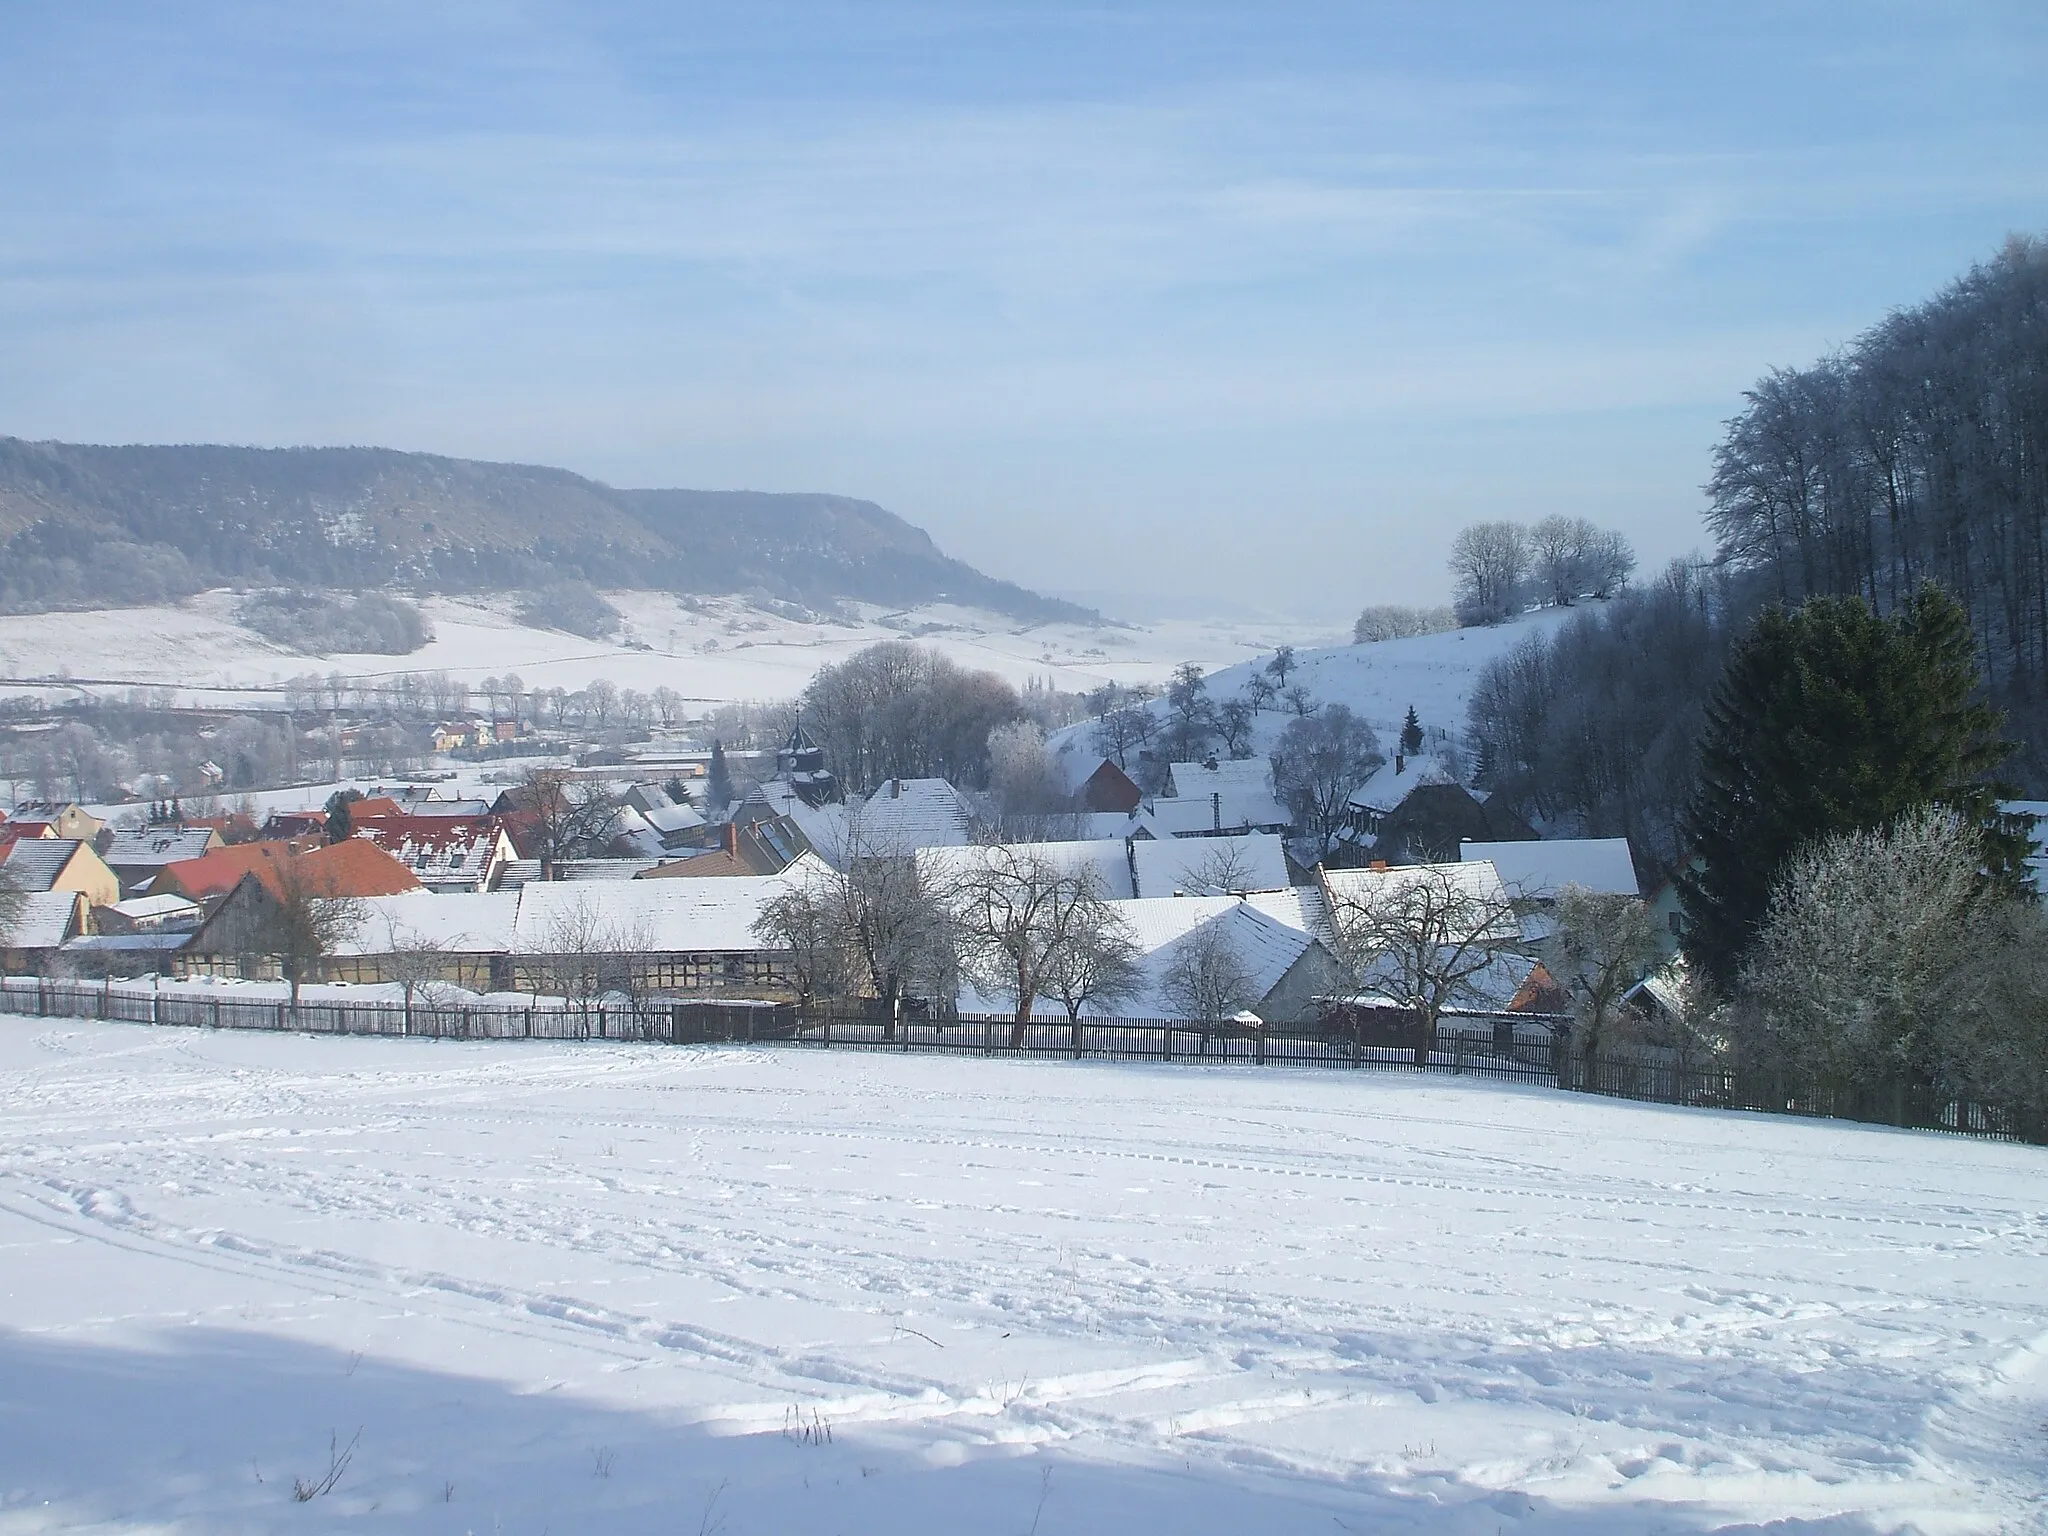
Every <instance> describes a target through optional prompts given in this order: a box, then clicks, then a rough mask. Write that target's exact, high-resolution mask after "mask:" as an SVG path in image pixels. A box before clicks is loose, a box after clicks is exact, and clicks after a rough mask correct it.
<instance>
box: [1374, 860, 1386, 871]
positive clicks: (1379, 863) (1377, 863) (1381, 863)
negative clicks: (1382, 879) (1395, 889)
mask: <svg viewBox="0 0 2048 1536" xmlns="http://www.w3.org/2000/svg"><path fill="white" fill-rule="evenodd" d="M1372 867H1373V868H1374V869H1376V870H1379V871H1381V872H1382V873H1384V872H1385V870H1386V867H1387V861H1386V860H1385V859H1374V860H1373V861H1372Z"/></svg>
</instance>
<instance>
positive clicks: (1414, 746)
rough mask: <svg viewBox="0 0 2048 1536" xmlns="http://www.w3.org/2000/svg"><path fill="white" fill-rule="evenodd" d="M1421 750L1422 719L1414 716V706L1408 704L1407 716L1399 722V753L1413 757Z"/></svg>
mask: <svg viewBox="0 0 2048 1536" xmlns="http://www.w3.org/2000/svg"><path fill="white" fill-rule="evenodd" d="M1421 750H1422V721H1421V720H1419V719H1418V718H1417V717H1416V714H1415V706H1414V705H1413V704H1410V705H1409V706H1408V718H1407V719H1406V720H1404V721H1402V722H1401V755H1402V756H1404V757H1413V756H1414V755H1415V754H1416V753H1418V752H1420V751H1421Z"/></svg>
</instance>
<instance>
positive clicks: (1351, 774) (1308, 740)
mask: <svg viewBox="0 0 2048 1536" xmlns="http://www.w3.org/2000/svg"><path fill="white" fill-rule="evenodd" d="M1384 761H1385V759H1384V758H1383V757H1382V756H1381V755H1380V750H1379V738H1378V737H1377V736H1375V735H1374V734H1373V729H1372V727H1371V726H1370V725H1367V724H1366V723H1365V721H1363V720H1361V719H1359V718H1358V716H1356V715H1354V714H1353V713H1352V712H1351V711H1350V710H1349V709H1348V708H1346V707H1345V706H1344V705H1342V704H1332V705H1330V706H1329V707H1328V708H1327V709H1325V710H1324V711H1323V712H1322V713H1321V714H1319V715H1316V716H1313V717H1311V718H1309V719H1301V720H1290V721H1288V723H1287V729H1286V730H1285V731H1283V732H1281V734H1280V742H1279V745H1278V746H1277V747H1276V748H1275V749H1274V751H1273V787H1274V789H1275V790H1277V791H1278V792H1279V794H1280V797H1281V799H1283V800H1284V801H1285V802H1286V803H1287V809H1288V812H1289V814H1291V815H1292V816H1293V817H1294V830H1295V832H1296V833H1297V834H1298V835H1299V836H1300V837H1301V838H1302V840H1303V841H1305V842H1306V843H1308V845H1309V847H1310V850H1311V851H1312V853H1313V855H1314V858H1315V859H1322V858H1325V857H1327V856H1328V854H1329V852H1330V849H1331V848H1333V847H1334V846H1335V845H1336V841H1337V834H1338V833H1339V832H1340V831H1342V830H1343V827H1344V824H1345V820H1346V818H1347V816H1348V815H1349V813H1350V807H1351V795H1352V792H1353V791H1354V790H1356V789H1357V788H1358V786H1359V785H1361V784H1363V783H1364V782H1365V781H1366V780H1367V779H1368V778H1370V777H1371V776H1372V771H1373V770H1374V769H1375V768H1377V767H1379V765H1380V764H1381V763H1382V762H1384Z"/></svg>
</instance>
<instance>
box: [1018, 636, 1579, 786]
mask: <svg viewBox="0 0 2048 1536" xmlns="http://www.w3.org/2000/svg"><path fill="white" fill-rule="evenodd" d="M1592 606H1593V605H1591V604H1590V603H1589V604H1588V605H1587V607H1586V608H1543V609H1538V610H1536V611H1535V612H1532V613H1527V614H1524V615H1523V616H1522V617H1520V618H1518V619H1515V620H1512V621H1510V622H1509V623H1506V624H1497V625H1492V626H1490V627H1486V628H1479V629H1456V630H1449V631H1446V632H1444V633H1442V634H1435V635H1415V636H1411V637H1410V638H1408V639H1405V640H1382V641H1379V642H1377V643H1375V644H1372V645H1329V646H1323V647H1320V648H1316V649H1298V650H1297V651H1296V652H1295V670H1294V671H1293V672H1291V673H1290V674H1289V675H1288V679H1287V682H1288V686H1289V687H1290V688H1291V687H1293V686H1294V685H1295V684H1296V683H1300V684H1301V685H1302V686H1304V687H1305V688H1307V689H1308V691H1309V692H1310V694H1312V695H1313V696H1314V697H1315V698H1316V699H1317V700H1318V701H1320V702H1322V703H1325V704H1342V705H1344V706H1346V707H1347V708H1349V709H1350V710H1351V711H1352V713H1354V714H1356V715H1359V716H1361V717H1363V718H1364V719H1365V720H1366V721H1367V722H1368V723H1369V724H1370V725H1371V726H1372V728H1373V730H1374V731H1376V732H1377V733H1378V735H1379V741H1380V750H1381V751H1382V752H1384V753H1386V754H1387V757H1388V759H1389V761H1391V760H1392V757H1393V753H1394V745H1395V743H1396V742H1397V741H1398V740H1399V739H1400V735H1401V723H1402V721H1403V720H1404V719H1405V718H1406V716H1407V713H1408V708H1409V706H1410V705H1413V706H1414V707H1415V710H1416V713H1417V715H1418V716H1419V717H1420V719H1421V723H1422V726H1423V728H1424V730H1425V731H1426V732H1429V733H1430V736H1429V739H1430V740H1431V741H1432V742H1434V741H1436V740H1438V739H1439V738H1438V737H1437V735H1436V734H1435V733H1436V732H1439V731H1441V732H1444V733H1446V734H1447V735H1448V736H1449V738H1450V739H1451V740H1453V741H1456V740H1458V739H1459V738H1460V737H1462V736H1463V734H1464V731H1465V718H1466V712H1467V710H1468V709H1469V707H1470V705H1471V703H1472V691H1473V689H1474V688H1475V687H1476V686H1477V684H1478V682H1479V675H1480V673H1481V672H1482V671H1484V670H1485V668H1486V665H1487V663H1488V662H1491V661H1493V660H1495V659H1497V658H1498V657H1501V656H1505V655H1506V654H1507V653H1508V652H1509V651H1511V650H1513V649H1514V648H1515V647H1516V646H1518V645H1520V644H1521V643H1522V642H1523V641H1524V640H1526V639H1528V638H1529V637H1530V636H1531V635H1547V634H1549V633H1550V632H1551V631H1553V630H1554V629H1556V628H1557V627H1558V626H1559V625H1560V624H1564V623H1567V622H1569V620H1570V619H1571V618H1572V616H1573V615H1574V614H1576V613H1582V612H1585V611H1587V609H1588V608H1590V607H1592ZM1270 656H1271V652H1270V649H1269V650H1268V652H1267V653H1266V654H1265V655H1263V656H1259V657H1254V658H1252V659H1250V660H1246V661H1241V662H1237V663H1235V664H1233V665H1231V666H1227V667H1224V668H1222V669H1220V670H1217V671H1212V672H1210V673H1209V675H1208V677H1207V679H1206V681H1207V683H1208V689H1209V697H1210V698H1211V699H1212V700H1214V701H1216V702H1217V703H1221V702H1222V701H1223V700H1225V699H1227V698H1230V697H1232V696H1233V695H1235V694H1237V693H1239V692H1240V691H1241V690H1242V689H1243V687H1244V684H1245V680H1246V679H1247V678H1248V677H1250V676H1251V674H1252V673H1253V672H1254V671H1256V670H1259V669H1261V668H1262V667H1263V666H1264V665H1265V662H1266V661H1267V660H1268V659H1270ZM1146 707H1147V708H1148V709H1149V710H1150V711H1151V712H1152V713H1153V714H1155V715H1157V716H1159V717H1160V718H1161V719H1162V720H1163V719H1164V718H1165V717H1166V712H1167V711H1166V705H1165V703H1164V701H1163V700H1158V699H1155V700H1153V701H1152V702H1151V703H1150V704H1149V705H1147V706H1146ZM1293 718H1294V715H1293V712H1292V711H1291V710H1289V709H1286V708H1285V707H1282V706H1277V705H1276V706H1274V707H1270V708H1268V709H1266V710H1263V711H1261V712H1260V714H1259V716H1258V718H1257V720H1256V722H1255V724H1254V727H1253V741H1252V746H1253V750H1254V752H1255V753H1256V754H1257V755H1258V756H1261V757H1263V756H1266V755H1268V754H1270V753H1271V752H1272V750H1273V748H1274V746H1275V745H1276V744H1277V743H1278V742H1279V740H1280V733H1281V732H1282V731H1284V730H1285V729H1286V728H1287V724H1288V722H1289V721H1290V720H1292V719H1293ZM1094 733H1095V725H1094V722H1092V721H1084V722H1082V723H1081V724H1079V725H1072V726H1068V727H1067V728H1066V729H1065V730H1062V731H1056V732H1054V733H1053V735H1052V736H1051V737H1050V738H1049V744H1050V745H1051V746H1052V748H1053V750H1054V751H1056V752H1061V751H1065V752H1069V753H1073V752H1080V753H1086V754H1089V755H1090V756H1091V757H1095V756H1099V755H1100V754H1099V751H1098V749H1097V748H1096V745H1095V735H1094Z"/></svg>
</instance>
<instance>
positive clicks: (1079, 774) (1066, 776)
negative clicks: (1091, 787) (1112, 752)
mask: <svg viewBox="0 0 2048 1536" xmlns="http://www.w3.org/2000/svg"><path fill="white" fill-rule="evenodd" d="M1052 761H1053V766H1054V767H1055V768H1057V769H1058V771H1059V775H1060V782H1061V784H1062V785H1063V786H1064V787H1065V788H1066V791H1067V793H1068V794H1070V795H1073V794H1079V793H1080V791H1081V786H1082V785H1084V784H1086V783H1087V782H1088V781H1089V780H1090V779H1092V778H1094V777H1095V775H1096V773H1097V771H1098V770H1099V769H1100V768H1101V767H1102V765H1103V764H1104V763H1106V762H1108V761H1109V759H1108V758H1106V757H1104V756H1103V755H1102V754H1101V753H1100V752H1097V751H1095V750H1093V749H1092V748H1089V747H1084V746H1082V745H1080V743H1078V742H1073V741H1070V742H1068V743H1067V744H1066V745H1065V746H1064V747H1062V748H1060V750H1059V751H1057V752H1054V753H1053V754H1052Z"/></svg>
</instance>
